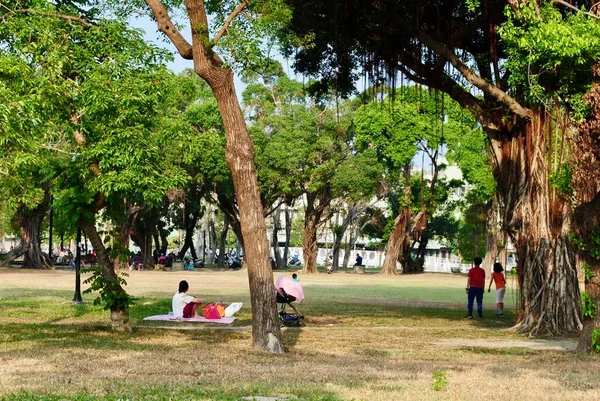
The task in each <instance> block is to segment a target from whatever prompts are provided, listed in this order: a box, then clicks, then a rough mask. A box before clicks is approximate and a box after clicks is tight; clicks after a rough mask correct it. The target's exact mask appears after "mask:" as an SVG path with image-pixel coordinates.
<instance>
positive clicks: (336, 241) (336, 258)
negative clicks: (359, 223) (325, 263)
mask: <svg viewBox="0 0 600 401" xmlns="http://www.w3.org/2000/svg"><path fill="white" fill-rule="evenodd" d="M357 215H358V207H357V205H356V204H354V203H351V204H349V205H348V212H347V214H346V216H344V219H343V220H342V224H341V225H337V222H336V226H335V227H334V229H333V230H332V231H333V244H332V246H331V250H332V254H333V259H332V260H331V268H332V269H333V270H338V268H339V266H340V249H341V247H342V240H343V239H344V234H346V230H348V226H350V223H352V221H354V219H356V216H357ZM348 251H349V249H347V248H346V253H348Z"/></svg>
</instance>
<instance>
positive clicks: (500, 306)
mask: <svg viewBox="0 0 600 401" xmlns="http://www.w3.org/2000/svg"><path fill="white" fill-rule="evenodd" d="M503 271H504V269H503V268H502V265H501V264H500V263H494V272H493V273H492V277H490V285H489V286H488V292H490V290H491V289H492V282H494V283H496V308H497V310H498V311H497V312H496V316H504V292H506V279H505V278H504V274H503V273H502V272H503Z"/></svg>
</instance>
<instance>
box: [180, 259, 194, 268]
mask: <svg viewBox="0 0 600 401" xmlns="http://www.w3.org/2000/svg"><path fill="white" fill-rule="evenodd" d="M183 270H196V268H195V266H194V262H193V261H192V260H191V259H190V258H185V259H184V260H183Z"/></svg>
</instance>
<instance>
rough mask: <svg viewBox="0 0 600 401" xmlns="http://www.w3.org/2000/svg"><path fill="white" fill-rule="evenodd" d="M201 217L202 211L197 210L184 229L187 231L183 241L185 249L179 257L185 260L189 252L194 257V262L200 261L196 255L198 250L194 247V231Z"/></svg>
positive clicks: (188, 219) (186, 221)
mask: <svg viewBox="0 0 600 401" xmlns="http://www.w3.org/2000/svg"><path fill="white" fill-rule="evenodd" d="M199 217H200V211H199V210H196V211H194V213H192V216H191V217H189V216H188V218H187V219H185V222H184V225H183V226H184V229H185V239H184V241H183V247H182V248H181V250H180V251H179V257H180V258H183V257H184V256H185V254H186V252H187V251H188V249H189V250H190V253H191V255H192V260H196V259H198V255H197V254H196V248H195V247H194V230H195V229H196V224H197V223H198V218H199Z"/></svg>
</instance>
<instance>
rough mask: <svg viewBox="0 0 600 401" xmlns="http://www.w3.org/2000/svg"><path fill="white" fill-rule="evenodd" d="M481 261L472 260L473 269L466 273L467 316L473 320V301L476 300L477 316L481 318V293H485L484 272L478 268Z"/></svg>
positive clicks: (478, 259)
mask: <svg viewBox="0 0 600 401" xmlns="http://www.w3.org/2000/svg"><path fill="white" fill-rule="evenodd" d="M482 262H483V259H481V258H480V257H479V256H477V257H476V258H475V259H473V265H474V266H473V267H472V268H471V270H469V273H467V316H465V318H466V319H473V301H474V300H475V299H477V314H478V315H479V318H482V317H483V292H484V291H485V271H484V270H483V269H482V268H481V267H480V266H481V263H482Z"/></svg>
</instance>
